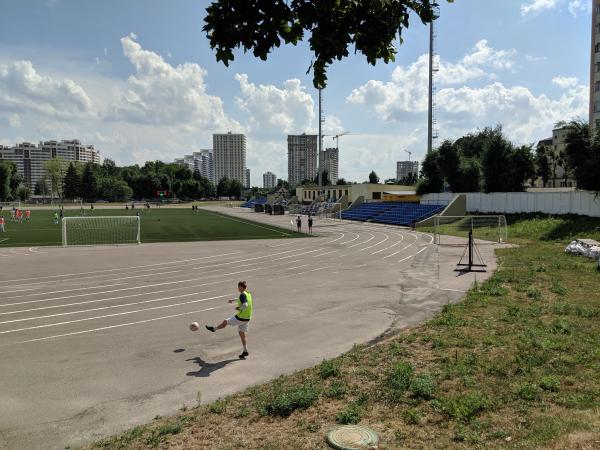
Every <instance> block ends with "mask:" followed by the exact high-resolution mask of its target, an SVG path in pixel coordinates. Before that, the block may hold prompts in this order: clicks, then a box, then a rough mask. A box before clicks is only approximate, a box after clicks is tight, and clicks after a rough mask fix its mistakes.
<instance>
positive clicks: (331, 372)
mask: <svg viewBox="0 0 600 450" xmlns="http://www.w3.org/2000/svg"><path fill="white" fill-rule="evenodd" d="M341 374H342V372H341V370H340V363H339V362H337V361H335V360H333V359H329V360H323V362H322V363H321V365H320V366H319V375H320V377H321V379H323V380H326V379H327V378H329V377H339V376H340V375H341Z"/></svg>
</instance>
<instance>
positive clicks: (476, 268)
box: [454, 230, 487, 272]
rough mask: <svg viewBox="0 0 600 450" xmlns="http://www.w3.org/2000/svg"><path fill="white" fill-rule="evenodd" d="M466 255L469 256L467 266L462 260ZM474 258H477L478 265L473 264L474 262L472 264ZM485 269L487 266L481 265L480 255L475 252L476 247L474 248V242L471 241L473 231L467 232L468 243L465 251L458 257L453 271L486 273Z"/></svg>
mask: <svg viewBox="0 0 600 450" xmlns="http://www.w3.org/2000/svg"><path fill="white" fill-rule="evenodd" d="M467 253H468V255H469V262H468V263H467V264H465V263H463V259H464V257H465V255H466V254H467ZM475 256H477V257H478V258H479V262H480V264H475V262H474V261H475V260H474V257H475ZM486 267H487V265H486V264H483V258H482V257H481V254H480V253H479V251H478V250H477V247H475V242H474V241H473V230H469V242H468V243H467V246H466V247H465V251H464V252H463V254H462V256H461V257H460V260H459V261H458V264H457V265H456V269H454V271H455V272H487V270H486V269H485V268H486Z"/></svg>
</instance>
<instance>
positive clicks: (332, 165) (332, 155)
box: [319, 148, 340, 184]
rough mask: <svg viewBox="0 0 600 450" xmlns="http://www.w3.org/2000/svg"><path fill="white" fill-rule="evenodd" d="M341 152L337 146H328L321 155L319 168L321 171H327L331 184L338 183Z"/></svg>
mask: <svg viewBox="0 0 600 450" xmlns="http://www.w3.org/2000/svg"><path fill="white" fill-rule="evenodd" d="M339 154H340V151H339V149H337V148H327V149H325V151H323V152H321V154H320V155H319V170H320V171H321V173H323V171H325V170H326V171H327V174H328V175H327V177H328V178H329V181H330V182H331V184H335V183H337V180H338V178H339V176H340V175H339Z"/></svg>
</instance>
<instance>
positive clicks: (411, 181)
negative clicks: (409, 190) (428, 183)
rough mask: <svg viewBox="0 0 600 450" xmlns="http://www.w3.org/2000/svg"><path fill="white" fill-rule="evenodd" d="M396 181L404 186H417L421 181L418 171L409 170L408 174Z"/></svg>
mask: <svg viewBox="0 0 600 450" xmlns="http://www.w3.org/2000/svg"><path fill="white" fill-rule="evenodd" d="M395 181H396V182H397V183H398V184H401V185H403V186H415V185H416V184H417V182H418V181H419V177H418V175H417V174H416V173H412V172H409V173H408V175H407V176H405V177H402V178H400V179H399V180H395Z"/></svg>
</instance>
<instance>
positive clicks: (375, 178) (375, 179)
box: [369, 170, 379, 184]
mask: <svg viewBox="0 0 600 450" xmlns="http://www.w3.org/2000/svg"><path fill="white" fill-rule="evenodd" d="M369 183H371V184H379V177H378V176H377V174H376V173H375V171H374V170H372V171H371V173H370V174H369Z"/></svg>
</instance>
